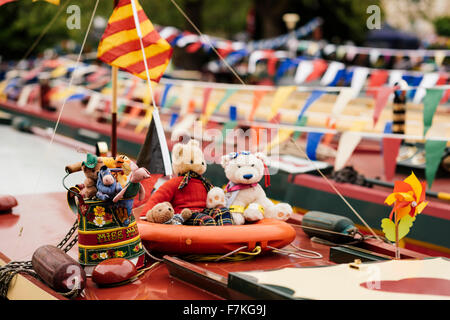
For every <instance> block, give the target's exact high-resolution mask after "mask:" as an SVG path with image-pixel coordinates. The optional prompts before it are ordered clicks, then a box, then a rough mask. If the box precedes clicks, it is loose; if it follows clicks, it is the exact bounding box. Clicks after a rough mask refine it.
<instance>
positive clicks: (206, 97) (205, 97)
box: [202, 88, 212, 114]
mask: <svg viewBox="0 0 450 320" xmlns="http://www.w3.org/2000/svg"><path fill="white" fill-rule="evenodd" d="M211 91H212V88H205V89H203V104H202V114H204V113H205V111H206V107H207V105H208V101H209V97H210V96H211Z"/></svg>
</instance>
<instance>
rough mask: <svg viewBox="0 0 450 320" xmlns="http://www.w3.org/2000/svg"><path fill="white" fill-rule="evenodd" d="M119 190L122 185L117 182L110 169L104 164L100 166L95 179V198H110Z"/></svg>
mask: <svg viewBox="0 0 450 320" xmlns="http://www.w3.org/2000/svg"><path fill="white" fill-rule="evenodd" d="M121 190H122V186H121V185H120V183H117V181H116V179H115V178H114V176H113V175H112V173H111V170H110V169H109V168H108V167H106V166H103V167H101V168H100V171H99V172H98V179H97V198H99V199H100V200H103V201H106V200H112V199H113V198H114V197H115V195H116V194H117V193H119V192H120V191H121Z"/></svg>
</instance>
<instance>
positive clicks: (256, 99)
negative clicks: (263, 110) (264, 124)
mask: <svg viewBox="0 0 450 320" xmlns="http://www.w3.org/2000/svg"><path fill="white" fill-rule="evenodd" d="M266 93H267V91H265V90H255V91H253V101H252V109H251V111H250V113H249V115H248V120H249V121H253V119H254V117H255V113H256V110H257V109H258V107H259V105H260V103H261V100H262V98H263V97H264V96H265V95H266Z"/></svg>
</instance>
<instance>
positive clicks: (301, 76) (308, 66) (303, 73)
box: [294, 60, 314, 84]
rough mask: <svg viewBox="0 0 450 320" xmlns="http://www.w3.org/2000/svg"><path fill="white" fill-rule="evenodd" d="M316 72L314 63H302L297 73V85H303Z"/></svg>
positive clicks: (295, 79) (304, 61)
mask: <svg viewBox="0 0 450 320" xmlns="http://www.w3.org/2000/svg"><path fill="white" fill-rule="evenodd" d="M313 70H314V64H313V62H312V61H306V60H303V61H300V63H299V64H298V67H297V71H296V72H295V78H294V81H295V83H297V84H301V83H303V82H305V80H306V78H308V76H309V75H310V74H311V72H312V71H313Z"/></svg>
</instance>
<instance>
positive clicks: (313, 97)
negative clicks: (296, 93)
mask: <svg viewBox="0 0 450 320" xmlns="http://www.w3.org/2000/svg"><path fill="white" fill-rule="evenodd" d="M324 93H325V91H322V90H313V91H312V92H311V94H310V96H309V97H308V99H306V102H305V105H304V106H303V108H302V110H301V111H300V113H299V115H298V117H297V121H296V123H295V125H296V126H300V125H301V123H302V120H303V117H304V115H305V112H306V111H307V110H308V109H309V107H311V106H312V105H313V103H314V102H316V101H317V100H318V99H319V98H320V97H321V96H322V95H323V94H324ZM300 134H301V132H300V131H296V132H295V133H294V139H297V138H298V137H299V136H300Z"/></svg>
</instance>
